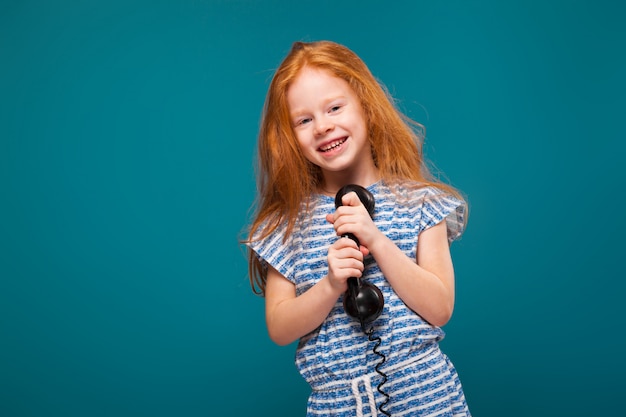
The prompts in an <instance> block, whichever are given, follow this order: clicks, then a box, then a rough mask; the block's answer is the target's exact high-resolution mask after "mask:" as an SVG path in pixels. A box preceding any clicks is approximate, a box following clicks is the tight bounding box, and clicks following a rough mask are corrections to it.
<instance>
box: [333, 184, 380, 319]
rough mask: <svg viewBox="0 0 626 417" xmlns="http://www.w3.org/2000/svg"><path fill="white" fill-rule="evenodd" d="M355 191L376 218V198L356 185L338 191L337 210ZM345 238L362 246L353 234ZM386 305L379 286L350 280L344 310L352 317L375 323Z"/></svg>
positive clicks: (336, 197)
mask: <svg viewBox="0 0 626 417" xmlns="http://www.w3.org/2000/svg"><path fill="white" fill-rule="evenodd" d="M353 191H354V192H355V193H356V195H357V196H358V197H359V200H361V203H362V204H363V205H364V206H365V209H366V210H367V212H368V213H369V215H370V217H374V207H375V202H374V196H373V195H372V193H370V192H369V191H368V190H367V189H365V188H363V187H361V186H360V185H356V184H349V185H346V186H344V187H342V188H341V189H340V190H339V191H337V195H336V196H335V208H338V207H340V206H342V205H343V203H342V201H341V200H342V197H343V196H344V195H346V194H348V193H350V192H353ZM344 237H349V238H350V239H352V240H354V241H355V242H356V244H357V245H360V244H359V240H358V239H357V238H356V236H354V235H353V234H352V233H348V234H346V235H345V236H344ZM384 304H385V301H384V298H383V294H382V292H381V291H380V289H379V288H378V287H377V286H375V285H374V284H370V283H369V282H365V281H363V280H361V279H358V278H348V290H347V291H346V292H345V294H344V296H343V308H344V310H345V311H346V313H347V314H348V315H349V316H350V317H353V318H356V319H358V320H359V321H361V323H368V322H370V321H374V320H376V319H377V318H378V316H379V315H380V313H382V311H383V306H384Z"/></svg>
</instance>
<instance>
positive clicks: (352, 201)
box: [341, 191, 362, 207]
mask: <svg viewBox="0 0 626 417" xmlns="http://www.w3.org/2000/svg"><path fill="white" fill-rule="evenodd" d="M341 203H342V204H343V205H344V206H351V207H357V206H359V205H361V204H362V203H361V199H359V196H358V195H357V193H355V192H354V191H351V192H349V193H348V194H346V195H344V196H343V197H341Z"/></svg>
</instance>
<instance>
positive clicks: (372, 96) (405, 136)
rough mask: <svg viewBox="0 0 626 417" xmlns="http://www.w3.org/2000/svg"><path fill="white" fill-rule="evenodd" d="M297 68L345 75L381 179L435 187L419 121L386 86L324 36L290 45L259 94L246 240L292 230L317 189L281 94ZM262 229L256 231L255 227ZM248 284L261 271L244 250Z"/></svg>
mask: <svg viewBox="0 0 626 417" xmlns="http://www.w3.org/2000/svg"><path fill="white" fill-rule="evenodd" d="M304 67H311V68H316V69H321V70H325V71H328V72H329V73H330V74H332V75H333V76H336V77H338V78H341V79H343V80H345V81H346V82H347V83H348V84H349V85H350V87H351V88H352V90H353V91H354V92H355V94H356V95H357V97H358V98H359V100H360V101H361V106H362V107H363V114H364V116H365V120H367V123H368V132H369V141H370V145H371V149H372V155H373V158H374V163H375V164H376V166H377V168H378V170H379V175H380V178H381V179H383V180H385V181H387V182H390V183H391V182H395V181H398V180H402V179H409V180H414V181H416V182H419V183H421V184H424V185H427V184H435V183H437V184H436V185H437V186H438V187H439V188H443V189H446V190H448V191H449V192H451V193H453V194H454V195H457V196H458V193H457V192H456V191H455V190H454V189H453V188H451V187H449V186H447V185H445V184H441V183H438V182H436V181H435V180H434V179H433V177H432V175H431V174H430V172H429V170H428V168H427V167H426V166H425V164H424V161H423V158H422V135H421V134H418V133H417V132H421V131H422V126H421V125H420V124H418V123H416V122H414V121H412V120H411V119H409V118H408V117H406V116H405V115H404V114H403V113H401V112H400V111H399V110H398V109H397V108H396V107H395V105H394V102H393V99H392V98H391V96H390V95H389V94H388V93H387V91H386V90H385V88H384V87H383V86H382V85H381V84H380V83H379V82H378V81H377V80H376V78H375V77H374V76H373V75H372V73H371V72H370V70H369V69H368V68H367V66H366V65H365V63H364V62H363V61H362V60H361V59H360V58H359V57H358V56H357V55H356V54H355V53H354V52H352V51H351V50H350V49H348V48H346V47H345V46H342V45H339V44H337V43H334V42H329V41H319V42H311V43H304V42H295V43H294V44H293V46H292V48H291V50H290V52H289V53H288V54H287V56H286V57H285V58H284V60H283V62H282V63H281V64H280V66H279V67H278V69H277V70H276V72H275V74H274V77H273V79H272V82H271V84H270V87H269V89H268V92H267V97H266V99H265V105H264V108H263V114H262V119H261V127H260V131H259V137H258V154H257V158H258V161H257V164H258V165H257V187H258V195H257V201H256V211H255V218H254V220H253V222H252V225H251V226H250V229H249V235H248V240H247V242H251V241H252V240H253V238H254V239H262V238H264V237H266V236H268V235H269V234H270V233H272V232H273V231H274V230H275V229H276V228H277V227H278V226H279V225H280V224H282V223H284V222H286V223H287V227H286V234H285V239H286V238H287V237H288V236H289V234H290V233H291V231H292V230H293V226H294V224H295V221H296V218H297V216H298V213H299V211H300V210H301V209H302V204H303V202H306V201H307V200H308V197H309V196H310V195H311V194H313V193H315V192H316V191H318V186H319V185H320V184H321V182H322V172H321V169H320V168H319V167H317V166H315V165H314V164H312V163H311V162H309V161H308V160H307V159H306V158H305V157H304V155H303V154H302V152H301V150H300V147H299V144H298V141H297V139H296V135H295V133H294V131H293V127H292V123H291V118H290V115H289V108H288V105H287V91H288V89H289V87H290V86H291V84H292V83H293V81H294V80H295V78H296V77H297V76H298V75H299V73H300V71H301V70H302V68H304ZM261 226H262V228H261ZM248 263H249V273H250V284H251V286H252V289H253V291H254V292H255V293H256V294H260V295H264V294H265V282H266V280H267V270H266V269H265V268H263V265H262V264H261V262H260V260H259V259H258V257H257V256H256V255H255V253H254V252H253V251H252V250H250V249H248Z"/></svg>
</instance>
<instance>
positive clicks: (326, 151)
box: [317, 136, 348, 155]
mask: <svg viewBox="0 0 626 417" xmlns="http://www.w3.org/2000/svg"><path fill="white" fill-rule="evenodd" d="M347 140H348V137H347V136H341V137H338V138H334V139H331V140H328V141H326V142H324V143H322V144H321V145H320V146H318V148H317V151H318V152H320V153H322V154H324V155H328V154H331V153H333V152H334V151H337V150H339V149H341V148H342V147H343V145H344V144H345V143H346V142H347ZM333 144H335V145H334V147H331V148H330V149H327V148H328V147H329V146H333Z"/></svg>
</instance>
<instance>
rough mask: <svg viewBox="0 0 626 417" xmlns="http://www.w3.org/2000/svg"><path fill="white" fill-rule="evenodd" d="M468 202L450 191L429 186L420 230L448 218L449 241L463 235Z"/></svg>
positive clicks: (425, 196)
mask: <svg viewBox="0 0 626 417" xmlns="http://www.w3.org/2000/svg"><path fill="white" fill-rule="evenodd" d="M466 210H467V203H466V202H465V201H463V200H461V199H459V198H457V197H455V196H453V195H452V194H450V193H447V192H445V191H442V190H439V189H437V188H434V187H428V188H427V189H426V192H425V194H424V199H423V202H422V213H421V218H420V230H421V231H423V230H426V229H428V228H430V227H432V226H434V225H436V224H438V223H440V222H441V221H442V220H444V219H445V220H446V226H447V228H448V242H449V243H452V242H453V241H454V240H456V239H458V238H459V237H461V235H462V234H463V232H464V231H465V215H466Z"/></svg>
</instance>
